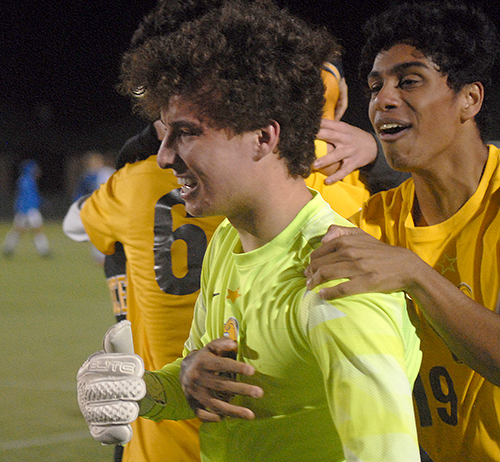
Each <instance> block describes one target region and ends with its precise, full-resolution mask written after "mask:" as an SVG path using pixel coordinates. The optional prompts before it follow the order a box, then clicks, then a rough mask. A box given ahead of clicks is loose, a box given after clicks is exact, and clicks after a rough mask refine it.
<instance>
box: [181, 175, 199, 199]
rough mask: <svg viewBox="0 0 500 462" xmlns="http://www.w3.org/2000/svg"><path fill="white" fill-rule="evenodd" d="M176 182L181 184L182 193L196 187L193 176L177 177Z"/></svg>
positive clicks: (186, 192)
mask: <svg viewBox="0 0 500 462" xmlns="http://www.w3.org/2000/svg"><path fill="white" fill-rule="evenodd" d="M177 183H179V184H180V185H181V193H182V194H183V195H186V194H189V193H190V192H192V191H193V190H194V189H195V188H196V186H198V183H197V181H196V180H195V179H194V178H186V177H183V178H177Z"/></svg>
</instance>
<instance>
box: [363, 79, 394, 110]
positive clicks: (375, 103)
mask: <svg viewBox="0 0 500 462" xmlns="http://www.w3.org/2000/svg"><path fill="white" fill-rule="evenodd" d="M399 104H400V98H399V92H398V89H397V88H396V87H394V86H392V85H389V84H387V83H385V84H384V85H383V86H382V88H380V90H379V91H378V92H377V94H376V95H374V96H373V98H372V100H371V102H370V109H371V110H376V111H389V110H391V109H395V108H397V107H398V106H399Z"/></svg>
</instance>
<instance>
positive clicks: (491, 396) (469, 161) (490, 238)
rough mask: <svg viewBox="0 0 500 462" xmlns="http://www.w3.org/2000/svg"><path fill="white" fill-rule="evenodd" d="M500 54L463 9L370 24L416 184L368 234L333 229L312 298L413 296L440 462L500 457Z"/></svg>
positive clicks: (373, 112) (377, 124) (372, 79)
mask: <svg viewBox="0 0 500 462" xmlns="http://www.w3.org/2000/svg"><path fill="white" fill-rule="evenodd" d="M498 50H499V49H498V38H497V33H496V31H495V28H494V27H493V25H492V22H491V21H490V20H488V18H487V17H486V16H485V15H484V14H483V13H482V12H481V11H479V10H477V9H476V8H474V7H472V6H470V5H465V4H461V3H460V2H456V1H455V2H453V3H447V2H433V3H430V4H413V3H412V4H403V5H401V6H398V7H396V8H394V9H391V10H389V11H387V12H386V13H384V14H382V15H380V16H379V17H376V18H374V19H373V20H372V21H371V22H370V23H369V24H368V41H367V43H366V46H365V48H364V52H363V63H362V64H363V65H362V67H361V71H362V73H363V75H364V76H365V77H366V78H367V82H368V87H369V90H370V93H371V99H370V105H369V114H370V119H371V122H372V124H373V126H374V128H375V131H376V132H377V135H378V137H379V139H380V141H381V143H382V146H383V148H384V151H385V155H386V157H387V159H388V161H389V163H390V165H391V166H392V167H394V168H396V169H398V170H402V171H406V172H410V173H411V176H412V178H411V179H410V180H408V181H407V182H405V183H403V184H402V185H401V186H400V187H398V188H396V189H393V190H390V191H387V192H383V193H380V194H378V195H375V196H374V197H372V198H371V199H370V200H369V201H368V203H367V204H366V205H365V206H364V207H363V209H362V211H361V213H360V214H359V216H357V217H355V222H357V223H358V224H359V226H360V227H361V229H363V230H365V231H367V233H369V234H367V233H365V232H363V231H361V230H358V229H357V230H354V231H353V229H351V228H349V229H346V228H344V229H342V228H334V229H332V230H331V232H330V233H329V237H328V238H327V239H325V241H327V240H329V242H327V243H325V245H324V246H323V247H322V248H321V249H320V250H319V251H318V252H315V253H314V254H313V262H312V265H311V267H310V268H309V270H308V276H309V279H310V280H309V284H308V287H309V288H312V287H314V286H315V285H316V284H318V283H321V282H323V281H324V280H327V279H329V278H334V279H337V278H339V277H345V278H348V281H347V282H344V283H342V284H340V285H338V286H336V287H333V288H328V289H324V291H322V292H321V293H320V295H321V297H322V298H325V299H326V298H332V299H333V298H335V299H336V301H338V300H341V298H339V297H344V296H351V295H352V294H355V293H365V292H371V291H384V292H385V291H389V290H398V289H399V290H404V291H405V292H406V293H407V294H408V296H409V298H411V299H412V300H413V302H414V304H415V306H414V310H412V314H414V320H415V325H416V326H417V332H418V334H419V337H420V339H421V342H422V352H423V360H422V368H421V370H420V374H419V378H418V379H417V382H416V386H415V391H414V398H415V400H414V401H415V407H416V410H417V412H418V430H419V442H420V444H421V446H422V448H423V450H424V451H425V452H426V453H427V455H424V460H429V458H430V460H432V461H434V462H448V461H473V460H474V461H481V462H486V461H500V424H499V420H498V416H499V415H500V349H499V348H498V339H499V338H500V316H499V303H498V299H499V289H500V263H499V254H498V245H499V241H500V213H499V201H498V198H499V186H500V150H499V149H498V148H496V147H495V146H493V145H490V146H488V145H486V144H485V143H484V139H485V136H486V124H485V121H486V116H487V113H486V111H485V108H484V101H485V100H486V99H487V98H488V96H489V91H490V86H491V82H492V77H493V69H494V67H493V65H494V62H495V59H496V58H497V56H498ZM370 234H371V236H374V237H376V238H377V239H379V240H377V239H374V238H373V237H371V236H370ZM334 303H335V302H334Z"/></svg>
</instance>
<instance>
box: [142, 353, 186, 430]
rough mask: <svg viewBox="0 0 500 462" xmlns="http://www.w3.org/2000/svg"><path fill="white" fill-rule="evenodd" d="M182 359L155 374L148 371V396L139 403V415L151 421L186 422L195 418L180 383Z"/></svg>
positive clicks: (146, 377)
mask: <svg viewBox="0 0 500 462" xmlns="http://www.w3.org/2000/svg"><path fill="white" fill-rule="evenodd" d="M180 363H181V359H179V360H177V361H175V362H173V363H171V364H167V365H166V366H165V367H164V368H163V369H161V370H159V371H155V372H149V371H146V373H145V374H144V381H145V382H146V390H147V391H146V396H145V397H144V398H143V399H142V400H141V401H140V402H139V408H140V410H139V415H140V416H142V417H145V418H147V419H149V420H154V421H160V420H185V419H192V418H194V417H195V415H194V412H193V411H192V409H191V408H190V407H189V405H188V403H187V401H186V399H185V397H184V394H183V392H182V388H181V385H180V382H179V371H180Z"/></svg>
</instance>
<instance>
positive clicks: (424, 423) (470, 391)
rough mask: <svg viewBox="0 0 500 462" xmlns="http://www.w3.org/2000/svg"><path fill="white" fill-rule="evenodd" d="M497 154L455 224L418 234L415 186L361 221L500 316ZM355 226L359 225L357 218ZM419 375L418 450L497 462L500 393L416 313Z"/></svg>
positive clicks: (374, 202) (444, 461)
mask: <svg viewBox="0 0 500 462" xmlns="http://www.w3.org/2000/svg"><path fill="white" fill-rule="evenodd" d="M499 156H500V150H499V149H498V148H496V147H494V146H490V148H489V157H488V161H487V163H486V167H485V170H484V173H483V176H482V178H481V181H480V183H479V187H478V188H477V191H476V192H475V193H474V195H473V196H472V197H471V198H470V199H469V200H468V201H467V202H466V203H465V204H464V205H463V207H462V208H461V209H460V210H459V211H458V212H457V213H456V214H455V215H454V216H452V217H451V218H450V219H448V220H446V221H445V222H443V223H440V224H437V225H434V226H423V227H415V226H414V223H413V219H412V215H411V210H412V207H413V200H414V195H415V190H414V185H413V181H412V180H411V179H410V180H408V181H407V182H405V183H403V184H402V185H401V186H399V187H398V188H395V189H392V190H390V191H387V192H382V193H379V194H377V195H375V196H373V197H372V198H371V199H370V201H369V202H368V203H367V204H366V205H365V207H363V210H362V211H361V214H360V216H358V217H357V219H356V221H357V222H358V223H359V226H360V227H361V228H362V229H364V230H365V231H367V232H368V233H370V234H372V235H373V236H375V237H377V238H379V239H380V240H382V241H383V242H386V243H389V244H392V245H397V246H400V247H405V248H407V249H410V250H413V251H414V252H415V253H416V254H417V255H419V256H420V258H422V259H423V260H424V261H425V262H427V263H428V264H429V265H431V266H432V267H433V268H434V269H435V270H436V271H438V272H439V273H440V274H442V275H443V276H444V277H445V278H447V279H448V280H449V281H451V282H452V283H453V284H455V286H456V287H458V288H460V290H462V291H463V292H464V293H465V294H467V295H468V296H469V297H471V298H472V299H474V300H475V301H476V302H478V303H480V304H481V305H484V306H486V307H487V308H489V309H490V310H495V309H497V300H498V293H499V282H500V274H499V267H500V263H499V254H498V250H497V249H498V243H499V242H500V208H499V197H500V191H499V189H500V158H499ZM355 218H356V217H355ZM419 318H420V327H419V336H420V339H421V342H422V344H421V348H422V352H423V360H422V368H421V370H420V374H419V377H418V379H417V382H416V385H415V390H414V401H415V409H416V412H417V423H418V431H419V442H420V445H421V446H422V448H423V449H424V450H425V451H426V452H427V454H428V455H429V457H430V458H431V459H432V461H434V462H450V461H478V462H479V461H481V462H489V461H497V462H498V461H500V422H499V416H500V388H499V387H496V386H494V385H493V384H492V383H490V382H488V381H487V380H485V379H484V378H483V377H481V376H480V375H479V374H478V373H476V372H474V371H473V370H472V369H470V368H469V367H467V366H466V365H464V364H460V363H459V362H457V361H456V359H455V358H454V357H453V355H452V354H451V353H450V351H449V350H448V348H447V347H446V346H445V344H444V342H443V341H442V340H441V339H440V338H439V337H438V336H437V335H436V334H435V333H434V331H433V330H432V329H431V328H430V326H429V325H428V324H427V322H426V321H425V319H424V317H423V315H422V314H421V313H419Z"/></svg>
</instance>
